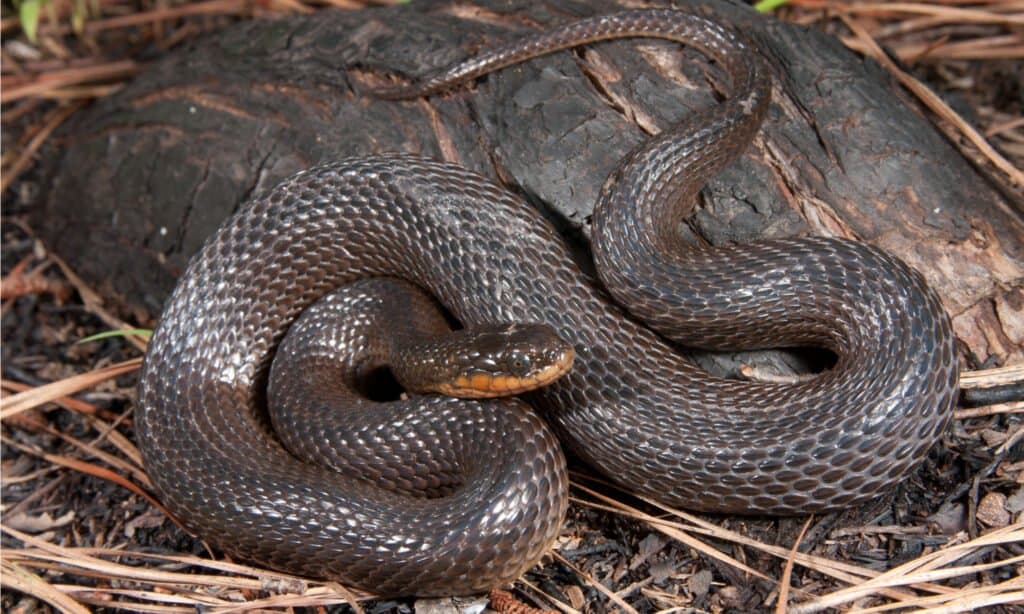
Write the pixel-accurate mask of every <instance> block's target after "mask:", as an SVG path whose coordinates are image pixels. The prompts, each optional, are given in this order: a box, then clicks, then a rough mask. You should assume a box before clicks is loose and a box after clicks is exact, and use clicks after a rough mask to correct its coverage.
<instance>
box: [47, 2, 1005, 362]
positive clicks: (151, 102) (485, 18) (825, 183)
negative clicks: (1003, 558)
mask: <svg viewBox="0 0 1024 614" xmlns="http://www.w3.org/2000/svg"><path fill="white" fill-rule="evenodd" d="M677 4H680V5H682V4H684V3H677ZM685 4H688V5H689V4H690V3H685ZM616 6H617V5H616V4H615V3H613V2H608V1H600V2H582V1H580V2H574V1H572V0H547V1H546V2H532V1H529V2H528V1H525V0H524V1H514V0H513V1H500V0H472V1H469V2H457V3H455V2H416V3H413V4H411V5H408V6H401V7H393V8H382V9H374V10H367V11H361V12H348V11H338V12H325V13H318V14H316V15H312V16H308V17H296V18H290V19H284V20H280V21H257V22H249V23H243V24H239V25H238V26H237V27H235V28H232V29H230V30H228V31H224V32H221V33H219V34H217V35H216V36H214V37H213V38H211V39H209V40H206V41H205V42H203V43H201V44H198V45H195V46H194V47H192V48H188V49H185V50H182V51H180V52H176V53H174V54H171V55H169V56H167V57H166V58H164V59H162V60H161V61H159V62H158V63H156V64H155V65H154V66H153V67H152V68H151V69H150V70H149V71H147V72H146V73H145V74H144V75H143V76H141V77H140V78H138V79H137V80H136V81H134V82H133V83H132V84H131V85H129V86H128V87H126V88H125V89H124V90H122V91H121V92H119V93H118V94H117V95H115V96H112V97H109V98H106V99H104V100H102V101H101V102H99V103H97V104H96V105H95V106H94V107H93V108H91V109H90V110H88V111H87V112H83V113H79V114H78V115H77V117H76V118H75V119H74V121H73V122H72V123H71V124H70V125H69V127H68V129H66V130H65V131H64V133H63V137H62V138H61V139H60V148H59V151H51V152H50V155H49V156H48V158H47V159H46V160H45V161H44V162H45V163H44V165H43V167H42V168H43V171H42V172H43V175H42V179H41V184H42V186H43V190H42V192H43V194H42V198H41V199H40V202H39V204H38V207H37V208H36V210H35V211H34V224H35V226H36V228H37V229H38V231H39V232H40V233H41V234H42V235H43V237H44V238H45V239H46V240H47V241H48V242H49V243H50V244H51V245H52V246H53V247H54V248H55V249H56V250H57V251H58V253H60V254H63V255H64V256H65V257H67V258H68V259H70V260H71V261H72V263H73V264H74V266H75V267H76V268H77V270H78V271H80V272H81V273H82V274H83V275H84V276H85V277H86V278H87V279H90V280H93V281H95V282H97V283H100V284H102V285H101V287H102V288H103V289H104V290H105V291H106V292H108V293H109V294H110V295H112V296H114V297H116V298H117V299H118V300H119V301H120V302H121V303H122V304H127V305H132V306H135V307H141V308H143V309H145V310H148V311H149V312H150V313H153V314H155V313H158V312H159V308H160V305H161V302H162V300H163V299H164V298H165V297H166V295H167V294H168V292H169V290H170V288H171V287H172V286H173V284H174V280H175V278H176V277H177V275H179V274H180V272H181V271H182V270H183V267H184V265H185V263H186V261H187V259H188V257H189V256H190V255H191V254H192V253H193V252H195V251H196V250H197V249H198V248H199V246H200V244H201V243H202V242H203V240H204V239H205V238H206V237H207V236H208V235H209V234H210V233H211V232H212V231H213V229H214V228H215V227H216V226H217V224H218V223H219V222H220V221H221V220H222V219H224V217H225V216H227V215H228V214H229V213H231V212H232V211H234V210H235V209H237V208H238V207H239V206H241V205H242V204H243V203H244V202H245V201H246V200H247V199H249V198H250V197H252V196H253V195H255V194H259V193H262V192H264V191H266V190H268V189H269V188H271V187H272V186H273V185H274V184H275V183H277V182H278V181H279V180H281V179H282V178H284V177H286V176H288V175H290V174H292V173H294V172H295V171H298V170H300V169H303V168H306V167H308V166H311V165H313V164H316V163H318V162H321V161H326V160H332V159H336V158H340V157H343V156H351V155H358V154H365V153H370V152H385V151H395V150H403V151H409V152H416V153H420V154H423V155H428V156H434V157H438V158H444V159H447V160H452V161H457V162H459V163H461V164H463V165H465V166H467V167H469V168H472V169H474V170H477V171H479V172H481V173H483V174H485V175H488V176H490V177H492V178H494V179H496V180H498V181H500V182H502V183H503V184H504V185H506V186H508V187H509V188H510V189H512V190H516V191H518V192H520V193H521V194H523V195H525V196H526V197H527V198H529V199H530V200H531V201H532V202H534V203H536V204H538V206H542V207H545V208H546V210H547V211H550V212H551V214H552V216H553V218H554V219H556V221H557V222H558V223H559V224H560V225H561V226H562V227H563V228H565V229H566V230H567V232H568V234H570V235H571V236H574V237H581V236H582V237H585V236H586V235H587V233H588V220H589V213H590V211H591V207H592V203H593V202H594V200H595V196H596V194H597V191H598V189H599V188H600V186H601V184H602V183H603V182H604V179H605V177H606V176H607V175H608V173H609V172H610V171H611V170H612V169H613V168H614V167H615V165H616V164H617V162H618V161H619V159H620V158H621V157H622V156H623V155H625V154H626V153H627V152H628V151H629V150H630V149H631V148H632V147H633V146H634V145H636V144H637V143H638V142H640V141H641V140H643V139H645V138H647V136H648V135H649V134H651V133H655V132H657V131H658V130H659V129H660V128H663V127H665V126H667V125H668V124H670V123H671V122H672V121H674V120H676V119H678V118H681V117H683V116H685V115H686V114H687V113H690V112H691V111H692V110H693V109H698V108H701V107H703V106H705V105H711V104H714V101H715V98H714V94H713V92H714V87H712V86H713V85H714V84H717V83H718V78H719V77H720V73H718V72H717V71H716V69H715V67H714V66H713V65H712V64H709V63H708V62H707V60H706V59H705V58H703V57H702V56H701V55H700V54H699V53H697V52H695V51H693V50H690V49H685V48H681V47H680V46H678V45H674V44H670V43H664V42H659V41H651V40H636V41H618V42H609V43H602V44H598V45H592V46H589V47H587V48H585V49H583V50H578V51H576V52H571V53H569V52H566V53H559V54H555V55H552V56H548V57H544V58H540V59H537V60H534V61H532V62H529V63H526V64H522V65H519V66H517V67H514V68H510V69H506V70H504V71H501V72H499V73H496V74H494V75H491V76H488V77H486V78H484V79H481V80H479V81H478V82H476V83H475V84H473V85H471V86H468V87H466V88H464V89H461V90H458V91H455V92H453V93H451V94H447V95H444V96H437V97H433V98H430V99H428V100H420V101H415V102H404V103H392V102H384V101H380V100H376V99H373V98H372V97H369V96H366V95H363V94H362V92H365V91H366V90H367V88H368V87H369V86H371V85H373V84H378V83H381V82H382V81H384V80H386V79H389V78H392V76H394V75H404V76H406V77H410V76H415V75H420V74H424V73H426V72H429V70H430V69H431V68H433V67H440V66H443V65H446V64H448V63H450V62H453V61H455V60H458V59H461V58H463V57H465V56H467V55H469V54H472V53H474V52H475V51H476V50H478V49H481V48H484V47H488V46H491V45H494V44H496V43H499V42H504V41H509V40H513V39H515V38H518V37H521V36H523V35H524V34H526V33H529V32H533V31H536V30H538V29H543V28H545V27H546V26H547V25H549V24H554V23H558V22H562V21H564V20H568V19H571V18H573V17H577V16H583V15H589V14H594V13H600V12H607V11H610V10H614V9H615V8H616ZM710 6H711V8H713V10H714V11H715V13H717V14H718V15H720V16H721V17H722V18H724V19H725V20H727V21H731V22H732V23H734V24H736V26H737V27H738V28H740V29H742V30H743V31H744V32H745V33H747V34H748V35H749V36H750V37H751V38H753V39H754V40H755V41H756V43H757V44H758V45H759V46H760V48H761V50H762V53H763V54H764V56H765V57H766V58H767V59H768V60H769V62H770V64H771V65H772V66H773V68H774V75H775V92H774V103H773V107H772V110H771V112H770V115H769V118H768V120H767V122H766V125H765V127H764V129H763V130H762V131H761V134H760V135H759V136H758V138H757V140H756V141H755V144H754V146H753V147H751V148H750V150H749V151H748V152H747V153H746V154H745V155H744V157H743V159H742V160H741V161H740V162H739V163H737V164H735V165H733V167H731V168H729V169H728V170H727V171H726V172H725V173H723V174H722V175H721V176H720V177H719V178H717V179H716V180H714V181H713V182H712V183H711V184H710V185H709V186H708V187H707V188H706V189H705V191H704V198H703V204H702V206H701V207H700V208H699V209H698V211H697V212H696V214H695V215H694V216H693V218H692V220H691V222H690V224H689V226H688V227H687V228H685V229H684V231H685V232H688V233H691V234H694V235H699V237H697V236H694V239H699V240H706V241H709V242H711V243H714V244H720V243H726V242H731V241H740V242H742V241H746V240H750V239H752V238H756V237H775V236H788V235H795V234H801V233H822V234H833V235H840V236H847V237H856V238H860V239H863V240H866V241H870V242H873V243H875V244H878V245H880V246H883V247H885V248H886V249H888V250H891V251H892V252H894V253H896V254H897V255H899V256H900V257H902V258H904V259H905V260H907V261H908V262H909V263H910V264H912V265H913V266H915V267H917V268H918V269H919V270H921V271H922V272H923V273H924V274H925V276H926V277H927V278H928V280H929V281H930V282H931V284H932V285H933V286H934V287H935V288H936V289H937V290H938V291H939V293H940V294H941V295H942V297H943V300H944V302H945V305H946V307H947V308H948V310H949V311H950V313H951V314H952V315H953V317H954V322H955V326H956V330H957V333H958V335H959V337H960V339H961V341H962V342H963V344H964V349H965V351H966V352H967V354H968V356H969V357H970V358H971V359H972V362H975V363H979V364H980V363H985V362H988V363H996V364H1001V363H1005V362H1008V361H1009V362H1013V361H1020V360H1024V351H1022V347H1024V281H1022V280H1024V221H1022V219H1021V217H1020V214H1019V212H1016V211H1014V209H1013V208H1012V207H1011V206H1010V204H1009V203H1008V202H1006V201H1005V200H1004V198H1003V197H1002V196H1001V195H1000V193H999V192H998V191H997V190H995V189H993V187H992V186H991V185H990V184H988V183H987V182H986V180H985V179H984V178H982V176H981V175H980V174H978V173H977V172H976V171H975V170H974V169H973V168H972V167H971V166H970V165H969V164H968V163H967V162H966V161H965V160H964V159H963V158H962V157H961V155H960V154H959V153H957V151H956V150H955V149H954V148H953V147H952V146H951V145H950V144H949V143H948V142H947V141H946V140H945V139H944V138H943V137H942V136H941V135H940V134H939V133H938V132H937V131H936V130H935V129H934V128H933V127H932V125H931V123H930V120H929V119H928V118H926V117H924V115H923V114H922V113H921V112H920V111H919V110H918V109H917V107H916V106H914V105H913V104H912V103H911V102H910V101H908V100H907V98H906V97H905V96H904V95H903V94H902V93H901V92H900V90H899V88H898V86H896V85H895V84H894V82H893V81H892V80H891V79H890V78H889V77H888V76H887V74H886V73H884V72H883V71H882V69H880V68H879V67H878V66H877V65H876V64H874V63H873V62H870V61H864V60H862V59H860V58H858V57H856V56H855V55H853V54H852V53H850V52H849V51H847V50H846V49H844V48H843V47H841V45H840V44H839V43H838V42H837V41H835V40H833V39H831V38H829V37H828V36H826V35H824V34H822V33H820V32H818V31H815V30H811V29H807V28H802V27H798V26H793V25H789V24H784V23H780V22H777V21H774V20H772V19H771V18H766V17H763V16H760V15H758V14H756V13H754V12H753V11H751V10H749V9H748V8H746V7H743V6H738V5H734V4H730V3H725V2H718V3H714V4H712V5H710ZM702 10H708V9H702Z"/></svg>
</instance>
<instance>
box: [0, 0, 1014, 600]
mask: <svg viewBox="0 0 1024 614" xmlns="http://www.w3.org/2000/svg"><path fill="white" fill-rule="evenodd" d="M32 3H33V0H21V3H20V4H21V5H22V6H24V5H30V4H32ZM383 3H384V2H377V3H373V2H361V1H359V0H323V1H321V2H316V1H305V0H260V1H242V0H206V1H202V2H177V1H168V0H91V1H89V2H78V1H76V2H71V1H70V0H65V1H62V0H54V1H53V2H49V3H39V2H35V4H37V5H38V4H45V6H43V8H42V14H41V19H40V22H39V23H38V27H33V26H32V25H31V24H32V22H33V18H32V15H31V10H27V11H26V10H23V12H22V15H21V17H19V16H18V14H17V13H16V12H15V11H13V9H12V5H11V4H10V3H8V2H4V4H3V9H4V12H3V19H2V33H3V37H4V40H3V44H2V50H0V53H2V71H0V72H2V79H3V80H2V89H0V102H2V104H3V106H2V111H3V114H2V128H3V156H2V165H3V166H2V190H3V196H4V201H5V203H10V202H25V201H27V200H28V199H25V198H17V197H14V196H15V195H16V194H17V191H18V190H21V189H27V188H26V187H25V186H24V185H23V184H20V183H19V182H18V178H19V176H21V175H22V173H24V172H26V171H27V170H29V169H30V168H31V166H32V164H33V162H34V159H35V155H36V153H37V152H38V151H39V149H40V147H41V146H42V144H43V143H45V142H46V140H47V139H48V138H49V137H50V135H51V134H52V133H53V132H54V130H55V129H56V128H57V127H58V126H60V125H61V123H63V122H64V121H65V120H67V118H68V117H70V116H71V114H73V113H75V112H77V111H78V110H79V109H81V108H83V107H84V106H86V105H88V104H89V101H90V100H93V99H95V98H97V97H101V96H105V95H108V94H110V93H111V92H113V91H116V90H117V89H118V88H119V87H121V84H122V83H123V82H124V81H125V80H126V79H130V78H131V76H132V75H134V74H136V73H138V72H139V71H142V70H145V66H146V64H147V63H148V62H151V61H153V60H154V59H155V58H157V57H159V56H160V55H161V54H164V53H167V52H168V51H170V50H172V49H174V48H175V47H177V46H179V45H181V44H183V43H184V42H186V41H189V40H192V39H194V38H195V37H198V36H209V35H215V33H216V31H217V30H219V29H221V28H223V27H228V26H230V25H231V24H232V23H235V22H237V21H239V20H244V19H275V18H278V17H279V16H281V15H284V14H291V13H301V12H312V11H316V10H328V9H342V10H345V9H352V10H356V9H358V8H360V7H362V6H365V5H367V4H383ZM774 12H775V14H776V16H777V17H778V18H780V19H786V20H790V21H794V22H800V23H805V24H809V25H814V26H816V27H820V28H822V29H824V30H826V31H828V32H830V33H833V34H834V35H836V36H837V37H839V38H840V39H842V40H843V41H844V43H846V44H847V45H848V46H850V47H851V48H853V49H854V50H856V51H859V52H862V53H864V54H866V55H871V56H874V57H876V58H877V59H879V60H880V61H881V62H882V63H883V65H886V66H887V67H891V68H892V69H893V70H894V71H898V72H899V73H900V74H902V75H903V77H901V81H902V82H903V83H904V85H905V86H906V87H907V88H908V91H909V92H910V93H911V94H912V95H916V96H919V97H920V98H921V99H922V101H923V102H922V104H923V106H924V107H925V108H927V109H928V112H929V113H930V114H931V116H932V117H933V118H934V119H935V121H936V122H937V124H939V125H940V126H941V127H942V129H943V130H944V131H945V132H946V134H949V135H951V137H950V138H951V140H954V141H956V142H957V143H958V144H959V145H960V146H962V147H963V149H964V153H965V155H966V156H967V157H968V158H969V159H971V160H972V161H974V162H975V164H977V165H978V166H979V167H981V168H983V169H984V170H985V171H986V172H987V173H988V174H989V175H990V176H991V177H993V178H994V180H995V181H1006V182H1007V186H1008V187H1007V190H1006V191H1007V193H1010V194H1014V193H1017V194H1019V189H1020V186H1017V187H1016V188H1014V187H1012V186H1010V183H1011V180H1010V179H1007V177H1013V176H1014V172H1016V173H1017V176H1019V174H1020V172H1021V170H1020V169H1021V168H1024V70H1022V68H1021V62H1022V58H1024V5H1022V4H1021V3H1020V2H1007V1H1004V2H996V1H992V2H984V1H976V2H956V1H954V2H949V1H941V0H940V1H936V2H934V3H928V2H922V3H916V4H909V3H900V4H896V3H885V2H877V3H840V2H830V1H826V0H797V1H793V2H789V3H786V4H785V5H784V6H782V7H780V8H777V9H775V10H774ZM26 24H29V25H28V26H27V27H26ZM29 34H31V37H30V36H29ZM922 84H926V85H927V87H928V88H930V90H931V91H934V92H936V93H937V94H938V98H937V100H939V101H940V102H939V104H938V105H936V104H935V103H934V101H932V102H929V100H928V99H927V98H928V97H927V95H926V94H923V93H922V91H923V89H922V88H924V87H925V86H924V85H922ZM971 133H973V135H976V136H977V138H978V139H980V141H978V140H975V139H974V138H973V137H972V136H971ZM979 143H983V144H984V145H982V146H979ZM1018 204H1019V203H1018ZM1021 210H1024V208H1022V209H1021ZM24 218H25V216H24V212H23V211H19V210H17V208H16V207H15V208H13V209H12V208H9V207H7V206H5V210H4V211H3V227H2V254H0V256H2V273H3V279H2V292H3V294H2V306H0V309H2V312H0V314H2V339H3V348H2V359H3V366H2V382H0V384H2V391H3V400H2V405H0V419H2V421H3V434H2V437H3V451H2V466H0V469H2V508H0V509H2V513H3V516H2V525H0V529H2V556H0V564H2V568H0V574H2V575H0V582H2V585H3V588H4V589H5V590H4V593H3V595H2V597H0V609H2V610H3V611H7V612H37V611H45V610H46V609H47V608H51V609H54V610H57V611H66V612H81V611H88V610H89V609H100V610H116V609H126V610H133V611H150V612H194V611H203V612H228V611H243V610H252V609H262V610H266V611H283V610H288V609H296V608H300V609H301V608H314V609H317V610H325V611H327V610H329V611H336V610H337V611H346V610H348V609H353V610H356V611H367V612H406V611H411V610H412V609H413V608H415V609H416V610H417V611H428V610H429V611H455V610H462V611H471V610H473V611H478V610H479V608H480V607H482V606H483V605H484V604H485V603H487V598H481V599H476V600H473V599H466V600H455V601H451V600H413V599H407V600H397V601H396V600H373V599H370V598H369V596H366V595H362V594H360V593H358V592H355V591H349V590H347V589H346V588H345V587H342V586H339V585H337V584H333V583H322V582H317V581H313V580H307V579H300V578H295V577H292V576H288V575H285V574H280V573H277V572H274V571H271V570H265V569H257V568H252V567H248V566H245V565H242V564H237V563H234V562H231V561H229V560H227V559H226V558H225V557H224V556H223V555H222V554H221V553H219V552H215V551H212V550H211V549H210V548H209V547H208V546H207V545H206V544H204V543H203V542H201V541H199V540H197V539H195V538H193V537H191V536H189V535H188V534H187V533H186V532H185V531H183V530H182V529H180V528H179V527H178V525H177V524H176V522H175V521H174V520H173V519H172V518H170V516H169V514H167V513H166V512H165V511H164V510H163V508H162V507H161V506H160V503H159V502H158V501H157V500H156V499H155V497H154V495H153V494H152V488H151V485H150V481H149V479H148V477H147V476H146V473H145V470H144V469H143V467H142V464H141V460H140V455H139V452H138V450H137V448H136V447H135V444H134V441H133V434H132V410H133V403H134V398H135V384H136V378H137V369H138V366H139V364H140V357H141V355H142V353H143V351H144V348H145V337H144V336H129V337H125V336H117V337H109V338H104V339H100V340H96V341H92V342H86V343H82V342H81V340H82V339H84V338H86V337H88V336H89V335H92V334H95V333H99V332H102V331H107V330H110V329H112V328H124V327H125V326H126V324H125V323H124V322H123V321H122V320H121V319H120V317H121V314H116V313H111V312H109V311H107V310H106V309H105V308H104V307H103V301H102V300H101V298H100V297H98V296H97V294H96V292H95V291H94V290H93V289H92V288H90V287H88V286H87V285H86V284H85V283H84V282H82V281H81V280H80V279H79V278H78V277H77V276H76V275H75V272H74V270H73V269H72V268H71V267H69V266H68V265H67V264H65V263H64V262H63V261H61V260H60V259H59V258H57V257H56V256H55V255H54V254H52V253H50V252H48V251H47V250H46V248H45V246H43V245H42V244H41V242H39V241H38V240H37V239H36V238H35V235H34V233H33V231H32V228H30V227H29V226H28V225H27V224H26V223H25V222H24ZM985 366H989V367H992V368H991V369H987V370H982V371H971V372H967V373H965V374H964V376H963V379H962V383H963V387H964V389H965V395H964V400H963V402H962V403H961V405H960V407H958V409H957V413H956V417H955V421H954V424H953V427H952V428H951V429H949V431H948V433H947V434H946V435H945V437H944V438H943V441H942V443H941V445H939V446H937V447H936V449H935V450H933V452H932V454H931V455H930V457H929V458H928V460H927V462H926V463H925V464H924V466H923V467H922V468H921V469H920V470H919V471H918V472H917V473H915V474H914V475H913V476H912V477H911V478H910V479H908V480H907V481H906V482H905V483H904V484H902V485H901V486H900V487H899V488H898V489H896V491H895V492H893V493H891V494H889V495H887V496H884V497H881V498H879V499H878V500H876V501H874V502H872V503H870V504H867V505H864V506H860V507H857V508H854V509H850V510H847V511H844V512H841V513H833V514H827V515H819V516H812V517H809V518H791V519H751V518H742V517H720V516H706V515H694V514H688V513H686V512H683V511H680V510H672V509H666V508H664V507H662V506H659V505H657V504H655V503H653V502H649V501H642V500H638V499H636V498H634V497H631V496H629V495H628V494H625V493H622V492H619V491H617V490H616V489H615V488H614V487H612V486H609V485H608V484H605V483H602V482H601V480H600V479H598V478H597V477H596V476H595V474H593V473H592V472H590V471H589V470H587V469H586V468H585V467H582V466H576V465H574V466H573V468H572V469H573V475H572V478H573V490H572V497H573V499H572V504H571V507H570V510H569V516H568V519H567V521H566V523H565V526H564V527H563V530H562V533H561V536H560V537H559V539H558V541H557V542H556V544H555V546H554V548H553V549H552V551H551V552H550V554H548V555H546V556H545V558H544V560H543V561H542V563H541V564H539V565H537V566H536V567H535V568H534V569H532V570H530V571H529V572H528V573H527V574H526V575H525V576H524V577H523V578H522V579H521V580H520V581H518V582H516V583H515V585H514V586H513V587H510V589H509V590H510V592H509V593H502V594H494V595H492V596H491V606H492V607H494V608H496V609H499V610H507V611H515V612H532V611H533V610H532V609H530V608H532V607H536V608H540V609H544V610H557V611H564V612H575V611H583V612H605V611H619V612H626V613H628V612H655V611H680V612H757V611H792V612H819V611H863V612H883V611H900V612H905V611H915V612H960V611H969V610H975V609H977V610H981V609H984V610H985V611H990V612H1010V611H1021V610H1020V609H1019V608H1020V607H1021V606H1022V605H1024V579H1022V576H1024V573H1022V572H1024V522H1022V519H1024V443H1022V440H1024V420H1022V414H1024V402H1022V401H1021V398H1022V396H1024V391H1022V390H1024V383H1022V382H1024V365H985ZM993 391H994V394H993ZM1000 395H1002V396H1000ZM431 608H433V610H431Z"/></svg>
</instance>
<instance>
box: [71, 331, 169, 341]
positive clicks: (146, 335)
mask: <svg viewBox="0 0 1024 614" xmlns="http://www.w3.org/2000/svg"><path fill="white" fill-rule="evenodd" d="M152 335H153V331H151V330H149V329H148V328H123V329H121V330H108V331H104V332H102V333H96V334H95V335H89V336H88V337H86V338H84V339H79V340H78V341H77V343H89V342H90V341H99V340H100V339H107V338H109V337H128V336H136V337H143V338H145V339H149V338H150V337H151V336H152Z"/></svg>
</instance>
